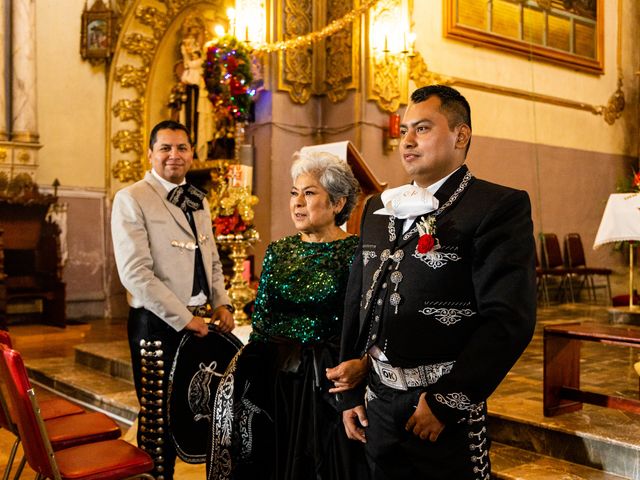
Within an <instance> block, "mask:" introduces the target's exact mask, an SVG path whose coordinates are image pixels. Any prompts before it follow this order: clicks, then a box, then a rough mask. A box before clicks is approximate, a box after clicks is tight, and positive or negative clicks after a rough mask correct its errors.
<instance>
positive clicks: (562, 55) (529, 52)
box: [443, 0, 604, 74]
mask: <svg viewBox="0 0 640 480" xmlns="http://www.w3.org/2000/svg"><path fill="white" fill-rule="evenodd" d="M443 2H444V5H443V8H444V13H445V14H444V34H445V37H446V38H451V39H454V40H461V41H464V42H469V43H472V44H474V45H478V46H483V47H488V48H494V49H499V50H504V51H507V52H510V53H514V54H517V55H523V56H527V57H529V58H535V59H538V60H542V61H546V62H551V63H555V64H557V65H562V66H564V67H567V68H572V69H576V70H581V71H584V72H589V73H594V74H602V73H604V1H603V0H443Z"/></svg>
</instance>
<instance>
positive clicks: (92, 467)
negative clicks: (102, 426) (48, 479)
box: [56, 440, 153, 480]
mask: <svg viewBox="0 0 640 480" xmlns="http://www.w3.org/2000/svg"><path fill="white" fill-rule="evenodd" d="M56 460H57V462H58V469H59V470H60V475H61V476H62V478H63V480H116V479H121V478H125V477H128V476H132V475H139V474H141V473H145V472H149V471H151V469H152V468H153V460H152V459H151V457H150V456H149V455H148V454H147V453H146V452H144V451H142V450H140V449H139V448H137V447H135V446H133V445H131V444H129V443H127V442H125V441H124V440H109V441H106V442H100V443H90V444H86V445H80V446H78V447H73V448H68V449H66V450H61V451H59V452H56Z"/></svg>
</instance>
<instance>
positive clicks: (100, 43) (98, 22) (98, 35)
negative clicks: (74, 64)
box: [80, 0, 116, 63]
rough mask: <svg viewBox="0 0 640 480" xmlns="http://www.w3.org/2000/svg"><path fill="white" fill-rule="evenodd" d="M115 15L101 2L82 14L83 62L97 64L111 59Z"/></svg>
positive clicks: (98, 0)
mask: <svg viewBox="0 0 640 480" xmlns="http://www.w3.org/2000/svg"><path fill="white" fill-rule="evenodd" d="M115 29H116V15H115V12H114V11H113V10H111V9H110V8H108V7H107V6H106V5H105V4H104V3H103V1H102V0H95V2H94V3H93V5H92V7H91V8H90V9H89V10H87V9H86V7H85V10H84V11H83V12H82V30H81V35H80V55H81V56H82V59H83V60H89V61H90V62H92V63H99V62H102V61H104V60H107V59H109V58H111V55H112V54H113V48H114V42H115V38H116V33H115Z"/></svg>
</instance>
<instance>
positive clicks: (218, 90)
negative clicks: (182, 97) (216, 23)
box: [204, 35, 255, 121]
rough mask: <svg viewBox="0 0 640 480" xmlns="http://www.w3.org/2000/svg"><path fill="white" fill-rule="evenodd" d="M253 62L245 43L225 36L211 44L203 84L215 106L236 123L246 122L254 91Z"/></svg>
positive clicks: (208, 49) (208, 48)
mask: <svg viewBox="0 0 640 480" xmlns="http://www.w3.org/2000/svg"><path fill="white" fill-rule="evenodd" d="M252 81H253V75H252V74H251V59H250V55H249V50H248V48H247V46H245V45H244V44H243V43H242V42H240V41H238V39H237V38H235V37H234V36H231V35H226V36H224V37H221V38H219V39H217V40H216V41H215V43H212V44H209V45H208V47H207V58H206V62H205V65H204V82H205V85H206V87H207V91H208V92H209V100H211V102H212V103H213V105H214V107H215V108H216V109H218V110H220V111H223V112H225V113H226V115H228V116H229V118H231V119H233V120H239V121H246V120H248V117H249V109H250V107H251V102H252V100H253V96H254V95H255V90H253V89H251V88H250V87H251V82H252Z"/></svg>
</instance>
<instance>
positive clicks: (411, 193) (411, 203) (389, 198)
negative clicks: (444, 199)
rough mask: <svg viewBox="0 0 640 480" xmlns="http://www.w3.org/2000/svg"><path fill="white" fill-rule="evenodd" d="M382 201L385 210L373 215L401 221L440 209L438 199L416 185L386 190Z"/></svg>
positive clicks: (382, 195)
mask: <svg viewBox="0 0 640 480" xmlns="http://www.w3.org/2000/svg"><path fill="white" fill-rule="evenodd" d="M380 199H381V200H382V204H383V205H384V208H380V209H378V210H376V211H375V212H373V213H374V214H376V215H393V216H394V217H396V218H400V219H405V218H409V217H417V216H418V215H424V214H426V213H429V212H432V211H434V210H435V209H437V208H438V199H437V198H436V197H434V196H433V195H432V194H431V193H429V191H428V190H427V189H426V188H420V187H418V186H416V185H403V186H402V187H397V188H392V189H390V190H385V191H384V192H382V194H381V195H380Z"/></svg>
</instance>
